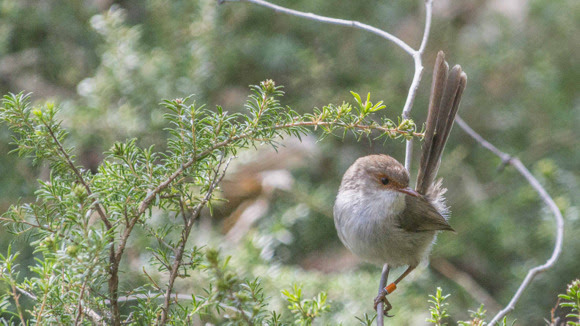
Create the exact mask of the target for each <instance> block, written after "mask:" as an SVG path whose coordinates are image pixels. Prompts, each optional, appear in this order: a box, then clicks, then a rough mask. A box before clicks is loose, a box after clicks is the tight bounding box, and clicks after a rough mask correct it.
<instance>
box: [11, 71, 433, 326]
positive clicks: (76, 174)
mask: <svg viewBox="0 0 580 326" xmlns="http://www.w3.org/2000/svg"><path fill="white" fill-rule="evenodd" d="M251 90H252V94H251V95H250V96H249V100H248V102H247V103H246V105H245V109H246V111H245V112H244V113H228V112H227V111H224V110H223V109H222V108H221V107H219V106H218V107H217V108H216V110H215V111H214V110H209V109H206V108H205V107H204V106H198V105H196V103H195V102H191V101H190V99H189V98H187V99H174V100H171V101H165V102H164V103H163V105H164V106H165V107H166V109H167V110H168V113H167V114H166V115H165V117H166V119H167V121H168V123H169V127H168V128H167V131H168V132H169V135H170V137H169V139H168V141H167V151H165V152H159V151H155V149H154V147H149V148H142V147H140V146H138V145H137V141H136V140H135V139H130V140H127V141H125V142H117V143H115V144H113V146H112V147H111V149H110V150H109V151H108V152H107V153H106V154H107V157H106V158H105V160H104V161H103V163H102V164H101V165H100V166H99V168H98V172H97V173H96V174H92V173H90V172H88V171H85V170H83V169H82V168H79V167H77V165H76V163H75V157H74V155H73V152H74V149H73V148H72V147H66V146H65V144H66V137H67V132H66V131H65V130H64V129H63V128H62V126H61V122H60V121H58V120H57V118H56V117H57V114H58V107H56V106H54V105H53V104H50V103H49V104H46V105H44V106H42V107H35V106H33V105H32V104H31V103H30V95H25V94H22V93H21V94H10V95H7V96H5V97H4V99H3V101H2V108H1V109H0V120H1V121H3V122H5V123H7V124H8V126H9V128H10V129H11V130H13V132H14V135H15V136H14V137H13V144H14V145H16V149H15V150H14V151H16V152H18V153H19V154H20V155H26V156H28V157H31V158H33V160H34V162H35V163H37V164H39V163H40V162H42V161H47V162H48V163H49V164H50V167H51V168H52V170H51V171H52V172H51V175H50V178H49V180H46V181H39V183H40V187H39V190H38V191H37V194H36V195H37V200H36V202H34V203H25V204H21V205H13V206H12V207H11V208H10V209H9V210H8V211H7V212H6V213H5V214H3V215H2V216H1V217H0V222H2V223H3V224H4V225H8V226H9V227H10V230H11V231H13V232H14V233H18V234H22V233H25V232H32V233H33V234H34V236H35V237H37V239H38V240H37V241H36V242H34V245H35V246H36V250H37V252H38V253H39V254H40V255H41V256H40V258H39V260H38V262H37V264H38V265H37V266H34V267H32V269H33V271H34V272H35V273H36V274H37V277H35V278H34V282H33V280H32V279H25V281H24V283H23V284H16V283H15V282H16V280H15V279H13V280H12V281H10V282H12V283H13V284H15V287H16V288H20V289H26V291H27V293H30V294H31V296H29V298H36V299H32V300H33V301H36V302H38V304H39V306H38V307H39V308H38V309H36V310H35V318H36V319H37V320H40V319H42V318H45V319H46V318H49V317H48V316H50V315H54V316H60V317H58V318H57V319H54V318H53V319H49V320H52V321H54V322H57V323H75V324H79V323H82V320H83V318H84V315H85V314H87V312H91V313H90V315H91V316H92V317H91V320H101V319H102V320H108V321H109V322H110V323H111V324H113V325H120V324H121V323H122V321H123V316H122V314H121V309H120V301H119V298H120V297H122V294H123V292H125V291H124V290H123V289H120V288H119V284H120V277H121V275H122V268H121V261H122V259H123V257H124V256H125V251H126V248H127V245H128V243H129V240H130V238H131V234H132V233H133V231H134V230H135V228H136V227H138V226H139V225H143V228H144V229H149V230H150V231H151V228H149V227H148V225H147V224H148V221H149V219H150V218H151V217H152V216H153V215H154V208H155V209H160V210H162V211H165V212H167V213H169V214H174V216H175V217H179V218H180V219H181V220H182V225H180V226H167V227H166V228H164V229H159V230H153V231H154V232H149V235H150V236H152V237H154V238H155V239H157V241H158V243H159V244H160V247H159V248H149V250H150V252H151V253H152V255H153V257H154V259H155V261H154V262H155V264H157V265H158V267H159V270H160V271H162V272H165V273H167V275H168V278H167V282H166V284H164V285H163V284H158V283H157V282H152V283H151V285H152V286H153V287H154V288H155V289H156V290H159V291H162V292H164V294H163V295H162V297H163V298H164V300H163V304H162V305H160V306H157V308H156V309H154V310H153V311H157V312H156V313H155V314H156V315H157V316H158V318H157V317H156V320H157V323H158V324H165V323H168V322H171V316H172V315H175V313H177V312H178V311H180V310H179V309H181V308H180V306H178V308H179V309H177V310H175V309H174V308H172V307H173V306H174V303H175V301H174V300H172V298H173V292H174V285H175V281H176V279H177V278H178V277H182V276H184V275H187V274H188V271H191V270H192V269H194V268H195V266H194V265H192V264H193V263H194V262H195V261H197V260H198V253H197V252H196V251H195V250H194V251H189V250H187V243H188V240H189V237H190V234H191V230H192V228H193V226H194V222H195V220H197V218H198V217H199V215H200V214H201V211H202V209H203V208H205V207H209V208H210V211H211V207H212V203H213V202H214V201H215V200H217V199H216V198H215V192H216V190H218V188H219V182H220V180H221V179H222V178H223V176H224V174H225V173H226V171H227V168H228V166H229V162H230V160H231V159H232V158H233V157H235V155H236V154H237V152H238V151H239V150H241V149H244V148H248V147H254V146H257V145H259V144H269V145H271V146H273V147H276V146H277V140H278V139H279V138H283V137H286V136H295V137H301V136H302V135H305V134H307V133H308V132H309V130H308V128H314V129H319V130H320V135H321V137H326V136H328V135H337V136H342V137H344V136H345V135H346V134H347V133H352V134H353V135H354V136H355V137H356V138H357V139H361V138H363V137H374V138H375V139H382V138H384V139H387V138H391V139H398V138H403V139H410V138H413V137H422V133H420V132H418V131H417V128H416V126H415V124H414V122H413V121H412V120H409V119H403V118H400V117H399V118H398V119H397V121H398V122H397V123H395V122H394V121H393V120H390V119H387V118H384V117H382V118H377V117H376V116H374V114H375V113H376V112H378V111H380V110H383V109H385V105H384V104H383V102H382V101H380V102H378V103H373V102H372V101H371V99H370V94H368V95H367V97H366V100H365V101H363V100H362V98H361V97H360V96H359V95H358V94H357V93H352V94H353V96H354V99H355V104H354V105H351V104H349V103H342V104H340V105H333V104H330V105H327V106H324V107H322V108H321V109H314V110H313V112H312V113H308V114H302V115H301V114H298V113H297V112H295V111H293V110H292V109H290V108H288V107H283V106H282V105H281V104H280V97H281V96H282V95H283V92H282V87H281V86H276V85H275V83H274V82H273V81H271V80H267V81H265V82H262V83H261V84H260V86H252V88H251ZM94 216H95V217H98V220H100V221H101V222H102V223H96V222H95V219H93V217H94ZM173 230H178V233H179V236H178V239H177V241H174V240H172V238H171V237H172V236H171V234H172V232H173ZM107 252H108V253H107ZM6 261H7V260H5V263H6ZM62 266H75V268H70V269H64V268H61V267H62ZM144 273H145V274H146V277H148V278H149V279H150V280H152V278H151V276H149V275H148V274H147V273H146V272H145V271H144ZM75 275H82V277H76V276H75ZM89 278H90V282H88V280H89ZM48 279H51V280H63V281H60V282H61V283H60V284H61V289H62V291H64V290H67V291H68V290H72V289H74V291H75V293H76V294H75V296H74V298H75V301H74V302H73V301H70V302H68V303H67V304H61V305H53V304H50V303H52V302H54V300H55V299H56V298H57V297H59V295H60V294H59V292H50V291H48V289H49V288H51V287H52V286H54V285H49V284H46V282H44V281H43V280H48ZM64 280H67V281H64ZM12 283H11V284H12ZM247 284H248V285H247V290H248V291H250V292H251V293H254V295H257V292H256V289H257V288H258V286H257V285H256V284H255V283H247ZM252 284H254V285H252ZM103 290H106V293H105V292H103ZM13 292H14V293H13V295H12V296H13V298H14V299H15V300H16V299H17V298H18V297H17V295H18V293H17V292H15V291H13ZM320 299H321V300H322V297H321V298H320ZM103 307H107V309H106V311H107V312H106V313H103V314H102V315H99V313H98V312H99V311H102V310H103ZM236 309H238V310H240V311H242V310H241V309H242V308H241V307H237V308H236ZM57 310H58V311H66V312H67V313H68V315H67V316H69V317H65V315H63V314H59V313H56V311H57ZM19 314H24V312H20V313H19ZM241 316H245V314H244V313H242V314H241ZM249 316H251V315H249ZM22 318H25V317H24V316H22ZM248 318H252V317H248ZM273 318H274V319H276V317H275V315H273ZM305 318H306V317H305ZM129 319H131V318H129Z"/></svg>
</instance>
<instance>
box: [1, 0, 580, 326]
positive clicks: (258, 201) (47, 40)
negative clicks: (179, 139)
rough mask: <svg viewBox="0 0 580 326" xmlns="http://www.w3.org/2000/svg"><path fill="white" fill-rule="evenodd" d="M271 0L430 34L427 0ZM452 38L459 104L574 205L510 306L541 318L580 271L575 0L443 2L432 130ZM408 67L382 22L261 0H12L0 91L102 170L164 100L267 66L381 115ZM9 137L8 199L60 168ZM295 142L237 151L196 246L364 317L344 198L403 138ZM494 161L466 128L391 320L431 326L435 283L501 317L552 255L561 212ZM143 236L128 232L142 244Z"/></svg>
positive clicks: (337, 318)
mask: <svg viewBox="0 0 580 326" xmlns="http://www.w3.org/2000/svg"><path fill="white" fill-rule="evenodd" d="M276 3H277V4H280V5H283V6H288V7H291V8H293V9H297V10H301V11H306V12H314V13H317V14H321V15H327V16H331V17H337V18H344V19H353V20H358V21H361V22H364V23H367V24H370V25H373V26H376V27H378V28H382V29H385V30H386V31H389V32H391V33H393V34H395V35H397V36H398V37H400V38H401V39H403V40H404V41H406V42H408V43H409V44H410V45H411V46H413V47H417V46H418V44H419V42H420V38H421V35H422V32H423V25H424V5H423V1H422V0H416V1H402V0H399V1H388V2H384V1H321V0H293V1H290V0H284V1H282V0H279V1H277V2H276ZM438 50H443V51H445V52H446V54H447V60H448V61H449V62H450V64H455V63H459V64H461V65H462V66H463V69H464V71H466V72H467V74H468V86H467V90H466V92H465V94H464V97H463V103H462V107H461V109H460V112H459V114H460V115H461V116H462V117H463V118H464V120H465V121H466V122H467V123H469V124H470V125H471V126H472V127H473V128H474V129H475V130H477V131H478V132H480V133H481V134H482V135H483V136H484V137H485V138H486V139H488V140H489V141H491V142H492V143H494V144H495V145H497V146H498V147H499V148H500V149H501V150H503V151H505V152H508V153H510V154H513V155H517V156H518V157H519V158H520V159H521V160H522V161H523V162H524V164H525V165H526V166H527V167H528V168H529V169H530V170H531V171H532V172H533V173H534V175H535V176H536V177H537V178H538V179H539V180H540V182H541V183H542V184H543V185H544V186H545V187H546V189H547V190H548V192H549V193H550V194H551V195H552V196H553V198H554V200H555V201H556V203H557V204H558V206H559V207H560V209H561V211H562V213H563V214H564V216H565V223H566V224H565V240H564V247H563V251H562V256H561V257H560V260H559V261H558V264H557V266H556V267H555V268H553V269H551V270H549V271H547V272H546V273H544V274H541V275H540V276H539V277H538V278H537V279H536V281H535V282H534V283H533V284H532V286H531V287H530V288H529V289H528V290H527V291H526V292H525V293H524V296H523V297H522V299H521V301H520V302H519V303H518V304H517V306H516V310H515V312H514V313H513V314H511V315H510V319H511V320H513V319H517V320H516V325H540V324H543V323H544V321H543V320H544V318H547V319H549V318H550V310H551V309H552V308H553V307H555V306H556V300H557V294H558V293H562V292H564V290H565V287H566V284H567V283H568V282H570V281H571V280H572V279H574V278H578V277H580V258H579V257H580V255H579V253H578V251H579V249H580V216H579V215H580V211H579V207H578V205H579V204H580V203H579V202H578V198H580V188H579V178H580V173H579V171H580V142H579V140H578V139H579V138H580V132H579V131H578V130H579V128H578V127H577V126H578V125H579V124H580V92H579V85H580V56H579V55H578V53H580V2H579V1H577V0H514V1H502V0H464V1H449V0H435V3H434V17H433V26H432V31H431V35H430V40H429V43H428V46H427V50H426V53H425V55H424V64H425V66H426V67H425V74H424V77H423V81H422V83H421V86H420V88H419V93H418V97H417V99H416V101H415V105H414V110H413V114H412V116H413V118H414V119H415V120H416V121H417V123H418V124H419V125H421V124H422V123H423V121H424V117H425V115H426V112H425V111H426V105H427V100H428V92H429V87H430V81H431V80H430V79H431V69H432V65H433V62H434V58H435V54H436V53H437V51H438ZM412 76H413V61H412V59H411V58H410V56H409V55H407V54H406V53H405V52H404V51H402V50H401V49H400V48H398V47H396V46H395V45H394V44H392V43H389V42H387V41H385V40H383V39H381V38H378V37H377V36H374V35H371V34H369V33H366V32H363V31H359V30H354V29H349V28H344V27H339V26H332V25H325V24H321V23H318V22H313V21H308V20H303V19H300V18H296V17H291V16H286V15H282V14H277V13H275V12H273V11H271V10H268V9H265V8H261V7H258V6H255V5H251V4H247V3H239V2H232V3H227V4H224V5H221V6H218V5H217V3H216V1H215V0H187V1H185V0H184V1H181V0H173V1H167V0H124V1H123V0H120V1H112V0H86V1H77V0H46V1H42V2H41V3H39V2H38V1H34V0H2V1H0V90H1V91H2V93H3V94H5V93H7V92H20V91H26V92H33V94H34V95H33V98H34V100H35V101H38V102H44V101H55V102H57V103H58V104H59V105H60V106H61V107H62V112H61V113H62V114H61V118H62V119H63V120H64V122H63V123H64V125H65V126H66V127H67V128H68V129H69V130H70V132H71V137H70V138H69V140H68V141H69V142H70V143H71V144H73V145H74V146H75V147H76V150H77V152H76V154H77V157H78V160H79V163H80V164H82V165H83V166H85V167H86V168H88V169H92V170H93V171H94V170H96V167H97V166H98V164H99V163H100V161H101V160H102V158H103V154H102V152H103V151H105V150H107V149H108V148H109V147H110V146H111V145H112V144H113V142H114V141H115V140H124V139H126V138H133V137H137V138H138V139H139V141H138V143H139V144H140V145H143V146H149V145H152V144H155V145H156V148H157V149H159V150H163V144H164V138H165V137H166V133H165V131H164V130H163V128H164V127H165V122H164V120H163V119H162V116H163V113H164V110H163V109H162V108H161V107H160V106H159V105H158V103H159V102H161V100H162V99H166V98H175V97H185V96H188V95H190V94H195V96H194V98H195V99H196V101H197V102H198V103H206V104H207V105H208V106H209V107H215V105H221V106H223V107H224V109H225V110H228V111H238V110H243V104H244V101H245V99H246V97H247V95H248V94H249V90H248V85H250V84H257V83H259V82H260V81H261V80H264V79H268V78H271V79H273V80H275V81H276V82H277V84H281V85H284V86H285V91H286V96H285V98H284V102H283V104H286V105H289V106H290V107H292V108H293V109H295V110H297V111H299V112H309V111H311V110H312V108H313V107H322V106H323V105H325V104H328V103H336V104H340V103H341V102H342V101H345V100H347V101H349V100H350V99H351V95H350V93H349V91H351V90H352V91H356V92H358V93H361V94H366V93H367V92H371V93H372V98H373V99H374V100H375V101H378V100H384V101H385V104H386V105H387V107H388V109H389V110H385V111H381V112H385V114H387V115H389V116H390V117H391V118H393V119H396V116H397V115H399V114H400V111H401V108H402V106H403V104H404V101H405V98H406V94H407V90H408V87H409V84H410V82H411V79H412ZM315 134H316V133H315ZM10 137H11V135H10V133H9V132H8V130H7V128H6V127H4V126H3V127H2V128H0V153H1V157H0V210H1V211H2V212H3V211H5V210H6V209H7V208H8V207H9V205H11V204H13V203H16V202H17V201H18V200H19V198H22V201H27V200H31V199H32V198H33V195H34V191H35V189H36V187H37V182H36V180H37V179H39V178H40V179H44V178H46V177H47V176H48V172H49V171H48V169H47V168H46V167H45V166H32V165H31V163H30V162H29V161H26V160H23V159H21V158H18V157H17V156H16V155H8V152H9V151H10V150H11V149H13V147H12V146H11V145H10V144H9V142H10ZM284 144H285V147H282V148H280V149H279V152H278V153H276V152H274V151H273V150H271V149H269V148H262V149H259V150H258V151H251V152H247V153H243V154H242V155H241V157H240V158H239V160H238V164H237V165H236V166H234V168H233V170H232V171H231V173H230V175H229V176H228V177H227V178H226V180H225V181H224V185H223V190H224V193H223V195H224V197H225V198H227V199H228V202H227V203H225V204H224V205H223V206H221V207H218V209H217V210H216V213H215V214H214V216H213V217H210V216H209V215H207V214H206V215H207V216H206V217H205V218H204V219H203V220H202V222H201V223H200V226H199V230H198V234H197V237H194V238H195V239H194V241H193V242H195V244H204V243H213V244H220V243H221V244H222V247H223V250H224V251H225V253H227V254H232V255H235V257H234V260H233V261H234V264H235V266H239V268H240V269H242V270H245V271H247V273H248V275H255V276H261V277H265V278H266V279H268V280H270V283H272V284H270V288H271V289H272V292H271V293H270V295H271V296H272V298H273V299H272V300H273V303H272V304H273V305H274V306H275V305H276V301H277V300H278V301H279V292H277V291H279V289H280V288H282V287H288V284H290V283H291V282H292V281H297V282H300V283H302V284H304V285H305V288H307V289H309V290H310V291H312V293H308V294H309V295H310V294H313V293H315V292H316V291H320V290H324V291H327V292H328V293H329V298H330V299H331V300H333V302H334V303H333V312H332V313H331V314H330V315H329V316H327V319H326V320H324V321H322V322H321V323H322V324H336V323H338V322H342V323H343V324H344V325H351V324H355V323H356V320H355V319H354V317H353V316H354V315H357V316H361V315H362V313H363V312H367V313H371V308H372V299H373V298H374V294H375V291H376V289H375V288H376V286H377V284H378V279H379V275H380V268H379V267H375V266H372V265H369V264H365V263H362V262H360V261H358V260H357V259H356V258H354V257H353V256H352V255H351V254H350V253H348V252H347V251H346V249H344V247H343V246H342V244H341V243H340V241H339V240H338V238H337V236H336V233H335V230H334V223H333V221H332V205H333V202H334V196H335V195H336V191H337V189H338V185H339V183H340V179H341V176H342V173H344V171H345V170H346V168H347V167H348V166H349V165H350V164H351V163H352V162H353V161H354V160H355V159H356V158H357V157H359V156H362V155H366V154H370V153H389V154H391V155H393V156H394V157H396V158H398V159H400V160H402V159H403V156H404V143H401V142H399V141H388V142H386V143H383V142H382V141H379V142H374V143H371V142H368V141H361V142H356V140H354V139H353V138H352V137H348V136H347V137H346V138H345V139H340V138H327V139H325V140H323V141H319V142H317V141H316V138H314V137H313V138H310V137H306V138H305V139H304V142H303V143H298V142H296V141H292V140H289V141H287V142H285V143H284ZM419 147H420V146H419V145H418V144H416V146H415V149H416V150H415V152H416V154H415V166H416V165H417V161H418V154H417V153H418V148H419ZM500 163H501V162H500V160H499V158H497V157H495V156H493V155H492V154H490V153H489V152H487V151H486V150H484V149H483V148H481V147H480V146H479V145H477V144H476V143H475V142H473V141H472V140H471V139H470V138H469V137H468V136H467V135H466V134H465V133H464V132H462V131H461V130H460V129H459V128H458V127H456V128H455V129H454V131H453V132H452V134H451V137H450V141H449V144H448V145H447V148H446V152H445V154H444V156H443V162H442V167H441V170H440V176H441V177H443V178H444V179H445V185H446V186H447V187H448V188H449V192H448V195H447V198H448V201H449V204H450V206H451V210H452V220H451V224H452V225H453V227H454V228H455V229H456V230H457V231H458V232H457V234H451V233H446V234H441V235H440V236H439V239H438V241H437V244H436V245H435V246H434V250H433V253H432V255H431V263H430V264H429V265H428V264H424V266H422V267H421V268H419V270H418V271H417V272H415V273H413V275H412V277H410V278H408V279H407V280H406V281H405V282H404V283H402V284H401V288H402V289H401V290H399V291H398V292H397V293H396V294H395V295H394V297H393V299H392V302H393V304H394V305H395V309H394V310H393V313H394V314H395V315H396V317H395V321H394V323H395V324H397V325H421V324H424V323H425V322H424V320H425V317H426V313H427V306H428V305H427V294H431V293H434V292H435V288H436V287H437V286H441V287H443V288H444V292H446V293H451V294H452V296H451V298H450V301H449V302H450V304H451V314H452V317H453V318H452V319H450V321H452V322H453V321H456V320H461V319H467V315H468V312H467V311H468V310H469V309H471V310H474V309H476V308H477V307H478V306H479V303H480V302H482V301H485V302H486V304H487V306H486V308H487V309H488V310H489V315H490V316H491V315H492V314H493V313H495V312H496V311H497V308H498V307H499V306H501V305H505V304H506V303H507V302H508V301H509V299H510V298H511V296H512V295H513V293H514V292H515V290H516V288H517V287H518V286H519V284H520V281H521V280H522V279H523V277H524V276H525V274H526V273H527V270H528V269H529V268H531V267H532V266H535V265H538V264H541V263H543V262H544V261H545V260H546V259H547V258H548V257H549V256H550V254H551V251H552V246H553V243H554V234H555V231H554V223H553V217H552V215H551V214H550V212H549V211H548V210H547V209H546V208H545V207H544V205H543V204H542V203H541V202H540V200H539V199H538V197H537V195H536V193H535V192H534V190H533V189H532V188H531V186H529V185H528V184H527V183H526V182H525V180H524V179H523V178H522V177H521V176H520V175H519V174H518V173H517V172H515V170H514V169H512V168H510V167H507V168H506V169H505V170H502V171H498V169H497V167H498V165H499V164H500ZM414 170H415V169H414ZM207 230H211V231H212V232H211V233H208V232H206V231H207ZM208 234H211V236H208ZM136 237H138V235H136ZM28 241H30V239H29V238H26V237H23V238H20V239H14V238H13V237H11V236H10V235H9V234H6V233H5V232H3V231H2V230H0V251H1V252H5V251H6V248H7V246H8V244H9V243H10V242H14V243H16V244H17V246H18V247H19V250H21V251H24V252H28V254H27V255H23V257H22V258H21V259H22V261H21V264H22V265H24V266H26V264H27V261H30V260H31V259H32V257H33V256H32V254H31V253H30V249H29V247H28V245H27V243H28ZM139 241H140V240H139V239H138V238H134V245H135V247H136V248H138V246H137V244H138V243H139ZM135 250H137V249H135ZM135 262H136V263H135V264H136V265H137V267H135V266H133V267H131V266H130V265H129V264H128V265H127V266H126V273H128V274H126V275H130V273H135V274H136V275H137V274H139V273H140V270H141V269H140V268H139V264H145V263H146V262H140V261H139V260H138V257H137V258H135ZM401 271H402V270H397V271H395V274H396V273H399V272H401ZM141 277H142V276H141ZM132 282H136V281H132ZM458 283H460V284H458ZM124 286H125V287H129V286H131V284H130V283H126V284H124ZM484 297H485V298H484ZM278 304H280V303H278ZM498 305H499V306H498ZM556 313H557V314H559V315H564V314H565V311H564V312H562V311H560V310H557V311H556Z"/></svg>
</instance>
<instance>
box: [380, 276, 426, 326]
mask: <svg viewBox="0 0 580 326" xmlns="http://www.w3.org/2000/svg"><path fill="white" fill-rule="evenodd" d="M416 267H417V265H409V267H408V268H407V270H405V271H404V272H403V274H401V276H399V278H397V279H396V280H395V281H394V282H393V283H391V284H389V285H387V286H386V287H384V288H381V289H380V290H379V295H378V296H377V297H376V298H375V310H376V309H377V305H378V304H379V303H380V302H384V303H385V305H386V306H385V309H384V314H385V316H388V317H391V316H390V315H388V314H387V312H388V311H389V310H391V308H392V307H393V306H392V305H391V303H390V302H389V300H387V295H389V294H391V293H393V291H395V290H396V289H397V284H399V282H401V281H402V280H403V279H404V278H405V277H407V275H409V273H411V272H412V271H413V270H414V269H415V268H416ZM387 269H388V267H387ZM387 273H388V272H387Z"/></svg>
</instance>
